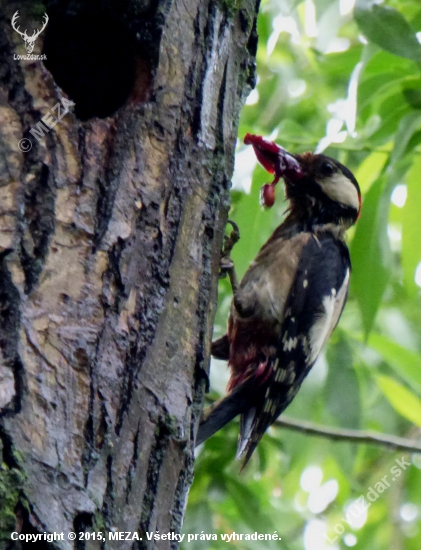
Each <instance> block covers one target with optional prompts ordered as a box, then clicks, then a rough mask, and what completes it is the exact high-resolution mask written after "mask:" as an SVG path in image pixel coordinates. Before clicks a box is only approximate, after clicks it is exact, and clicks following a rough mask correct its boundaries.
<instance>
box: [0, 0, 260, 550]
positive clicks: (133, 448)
mask: <svg viewBox="0 0 421 550" xmlns="http://www.w3.org/2000/svg"><path fill="white" fill-rule="evenodd" d="M258 3H259V2H258V0H243V1H242V2H238V1H237V0H219V1H203V0H160V1H159V2H154V1H150V0H132V1H127V2H120V3H119V2H111V1H105V0H101V1H100V0H98V1H97V2H96V3H95V8H93V7H92V3H87V2H86V3H85V2H78V1H72V2H70V1H62V0H55V1H50V2H46V3H44V4H42V3H33V4H32V3H29V2H28V3H26V4H23V3H22V2H20V3H15V2H9V3H8V5H7V7H4V6H3V7H2V8H0V10H1V13H0V16H1V21H0V23H1V28H0V55H1V57H2V59H1V66H0V77H1V84H0V86H1V89H0V154H1V155H0V159H1V160H0V163H1V168H0V170H1V172H0V251H3V252H2V253H1V258H0V271H1V276H0V349H1V354H0V416H1V419H0V464H1V466H0V548H8V549H18V548H26V547H28V548H38V549H47V548H52V546H51V545H49V544H48V543H47V542H45V541H41V542H39V543H38V546H32V545H31V546H29V545H25V544H24V543H21V542H19V541H12V540H11V532H17V533H19V534H28V533H33V534H36V533H44V531H45V532H47V533H51V532H56V533H59V534H60V533H64V540H61V541H56V542H55V543H54V544H55V546H54V547H55V548H60V549H61V548H62V549H70V548H76V549H78V550H80V549H83V548H89V549H91V548H153V547H157V548H176V547H177V546H178V544H177V542H176V541H172V542H171V541H161V542H159V543H157V542H153V541H148V540H147V536H146V533H147V532H149V533H150V532H152V531H155V530H159V532H160V533H161V534H162V533H168V532H173V533H178V532H179V531H180V527H181V523H182V519H183V511H184V506H185V502H186V497H187V493H188V489H189V486H190V484H191V481H192V474H193V459H194V456H193V440H194V433H195V426H196V424H197V420H198V417H199V415H200V412H201V407H202V399H203V394H204V391H205V388H206V381H207V370H208V358H209V347H210V339H211V332H212V323H213V318H214V312H215V303H216V285H217V272H218V259H219V252H220V248H221V243H222V236H223V233H224V227H225V223H226V219H227V211H228V207H229V187H230V177H231V173H232V169H233V153H234V145H235V139H236V132H237V121H238V116H239V111H240V108H241V106H242V103H243V100H244V97H245V95H246V94H247V92H248V91H249V90H250V87H251V86H252V85H253V80H254V55H255V49H256V41H257V37H256V16H257V10H258ZM239 4H241V6H239ZM17 10H19V14H18V15H19V20H18V21H17V23H16V25H15V27H19V29H18V30H20V31H23V30H24V29H28V32H27V34H28V35H31V34H32V30H33V29H40V28H41V26H42V21H43V15H44V12H47V14H48V16H49V21H48V24H47V26H46V28H45V30H44V31H43V32H42V34H40V36H39V37H38V38H37V40H36V42H35V48H34V52H33V53H34V54H41V49H42V48H43V50H42V53H43V54H45V55H46V57H47V59H46V60H45V61H43V62H41V61H39V60H35V61H34V60H22V59H21V60H18V59H16V58H15V57H14V55H15V54H18V55H26V54H27V52H26V50H25V44H24V42H23V39H22V35H21V34H19V33H18V32H16V30H14V29H13V28H12V25H11V19H12V17H13V15H14V13H15V12H16V11H17ZM43 63H44V64H43ZM66 98H69V100H72V101H73V102H75V106H74V107H73V108H72V109H70V111H69V110H68V101H67V100H66ZM42 119H43V122H41V121H42ZM42 136H43V137H42ZM22 139H24V141H23V142H22V141H20V140H22ZM28 140H29V141H28ZM23 151H26V152H23ZM89 530H90V531H102V533H103V537H104V541H101V540H100V541H98V540H96V541H93V540H90V541H88V542H86V541H83V540H80V541H76V542H71V541H69V540H68V533H69V532H70V531H75V532H84V531H89ZM111 530H116V531H130V532H137V533H138V534H139V536H140V537H142V539H143V540H142V541H139V542H138V543H137V542H135V543H133V542H130V541H120V542H110V541H109V540H108V531H111ZM14 537H15V538H16V535H14ZM78 538H79V537H78ZM31 544H33V543H31Z"/></svg>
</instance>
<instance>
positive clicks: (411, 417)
mask: <svg viewBox="0 0 421 550" xmlns="http://www.w3.org/2000/svg"><path fill="white" fill-rule="evenodd" d="M353 4H354V3H353V2H352V0H305V1H302V0H267V1H264V2H263V3H262V6H261V13H260V17H259V22H258V31H259V49H258V54H257V67H258V82H257V87H256V90H254V91H253V92H252V93H251V95H250V97H249V100H248V102H247V105H246V106H245V108H244V110H243V113H242V118H241V122H240V130H239V144H238V150H237V159H236V171H235V174H234V178H233V184H234V185H233V192H232V212H231V214H230V216H231V218H232V219H233V220H235V221H236V222H237V223H238V225H239V227H240V229H241V240H240V242H239V243H238V244H237V245H236V247H235V249H234V252H233V258H234V261H235V264H236V267H237V270H238V273H239V275H240V276H241V275H242V274H243V273H244V271H245V270H246V268H247V266H248V264H249V262H250V261H251V260H252V259H253V257H254V256H255V254H256V253H257V251H258V249H259V247H260V246H261V245H262V244H263V242H264V241H265V240H266V239H267V238H268V237H269V235H270V234H271V232H272V231H273V230H274V228H275V227H276V226H277V225H278V224H279V223H280V222H281V221H282V217H283V214H284V210H285V203H284V202H283V200H282V191H281V185H279V186H278V197H277V201H276V204H275V206H274V207H273V208H272V209H271V210H266V211H263V210H261V209H260V208H259V206H258V196H259V190H260V187H261V186H262V184H263V183H265V182H267V181H270V179H271V178H270V176H269V175H268V174H267V173H266V172H264V170H263V169H262V168H261V167H260V166H256V163H255V159H254V155H253V153H252V151H251V149H248V148H246V147H245V146H244V145H243V144H242V140H243V138H244V135H245V134H246V133H247V132H251V133H254V134H262V135H264V136H266V137H270V138H271V139H274V140H276V141H277V142H278V143H279V144H281V145H283V146H285V147H286V148H287V149H289V150H290V151H292V152H295V153H300V152H303V151H305V150H315V149H317V150H319V151H321V150H324V152H325V153H326V154H327V155H330V156H332V157H335V158H337V159H338V160H340V161H341V162H343V163H344V164H345V165H346V166H348V167H349V168H350V169H351V170H352V171H353V172H354V174H355V175H356V177H357V179H358V181H359V183H360V186H361V189H362V191H363V197H364V202H363V210H362V215H361V218H360V220H359V222H358V223H357V226H356V228H353V229H352V230H350V231H349V232H348V233H349V239H348V242H349V245H350V250H351V256H352V263H353V274H352V284H351V292H350V296H349V300H348V303H347V306H346V308H345V311H344V314H343V316H342V319H341V321H340V324H339V326H338V328H337V329H336V331H335V332H334V334H333V336H332V338H331V340H330V342H329V345H328V346H327V349H326V351H325V353H324V354H323V356H322V357H321V358H320V359H319V361H318V362H317V364H316V366H315V367H314V368H313V370H312V372H311V373H310V375H309V377H308V378H307V380H306V381H305V383H304V385H303V387H302V389H301V391H300V392H299V394H298V396H297V397H296V399H295V400H294V402H293V403H292V405H291V406H290V407H289V408H288V410H287V414H288V416H291V417H294V418H296V419H305V420H309V421H314V422H317V423H319V424H324V425H329V426H337V427H344V428H345V427H346V428H354V429H361V430H377V431H379V432H384V433H390V434H395V435H400V436H403V437H408V438H414V439H418V440H420V429H419V428H420V427H421V308H420V305H421V300H420V285H421V223H420V222H421V72H420V69H421V44H420V40H421V3H420V2H419V0H385V1H384V2H379V1H377V2H372V1H370V0H357V2H356V4H355V6H354V5H353ZM417 33H418V34H417ZM250 183H251V187H250ZM219 298H220V307H219V310H218V314H217V318H216V325H215V336H220V335H221V334H223V332H224V330H225V324H226V319H227V315H228V309H229V304H230V300H231V293H230V289H229V285H228V283H227V281H226V280H222V281H221V284H220V296H219ZM226 370H227V369H226V365H225V364H221V363H218V362H216V361H215V362H213V364H212V374H211V383H212V393H211V395H210V397H211V398H216V397H218V396H219V394H220V393H223V392H224V385H225V382H226V380H227V372H226ZM237 433H238V424H237V423H236V422H232V423H231V425H229V426H227V427H226V428H225V429H224V430H222V431H221V433H218V434H216V435H215V436H213V437H212V438H211V439H210V440H209V441H207V442H206V444H205V445H204V446H203V447H202V448H201V449H199V450H198V456H197V461H196V470H195V481H194V484H193V486H192V489H191V492H190V498H189V503H188V510H187V514H186V520H185V525H184V532H185V533H186V534H188V533H190V534H192V533H193V534H194V533H196V534H200V533H202V532H204V533H216V534H218V535H220V534H223V533H233V532H236V533H242V534H246V533H254V532H258V533H272V534H273V533H274V532H275V531H276V532H277V533H278V535H279V536H281V537H282V540H281V541H270V542H268V541H264V542H262V541H244V540H243V541H235V542H234V541H233V542H231V545H232V546H233V547H235V548H238V549H244V550H245V549H253V550H255V549H263V548H268V549H271V548H273V549H278V548H279V549H288V550H302V549H305V550H323V549H325V550H327V549H329V550H338V549H345V548H350V547H353V548H356V549H361V550H363V549H364V550H385V549H390V550H403V549H404V550H419V549H420V548H421V455H412V456H411V455H410V454H406V455H405V454H404V453H402V452H392V451H389V450H385V449H383V448H380V447H374V446H369V445H362V444H354V443H350V442H342V443H339V442H333V441H330V440H328V439H324V438H321V437H312V436H309V435H305V434H300V433H296V432H292V431H288V430H286V429H281V428H271V429H270V430H269V431H268V433H267V434H266V435H265V437H264V438H263V440H262V441H261V443H260V444H259V447H258V450H257V452H256V453H255V456H254V457H253V458H252V460H251V463H250V465H249V466H248V467H247V468H246V470H245V471H244V472H243V473H241V474H240V472H239V469H240V465H239V463H237V462H236V461H235V460H234V457H235V449H236V441H237ZM403 457H404V458H405V461H406V462H407V463H410V464H411V465H410V466H408V465H406V463H405V462H404V463H402V459H403ZM396 460H398V461H401V462H398V463H397V462H395V461H396ZM382 479H383V482H382ZM382 485H383V488H382ZM382 489H383V490H382ZM375 494H377V498H376V497H375ZM361 495H363V496H364V497H366V495H369V496H370V497H371V499H372V502H370V501H369V500H366V502H367V504H369V505H370V506H369V508H368V509H367V510H365V509H364V508H365V507H364V505H363V502H362V499H361V498H360V500H358V499H359V497H361ZM373 495H374V496H373ZM358 503H360V506H359V507H358ZM347 512H348V513H347ZM186 539H187V537H186ZM226 546H227V542H223V541H221V540H220V539H219V540H218V541H212V542H210V541H200V540H196V541H191V542H189V543H188V542H187V540H185V542H184V543H183V545H182V547H183V548H185V549H187V548H189V549H191V550H195V549H196V548H197V549H204V548H206V549H218V548H225V547H226Z"/></svg>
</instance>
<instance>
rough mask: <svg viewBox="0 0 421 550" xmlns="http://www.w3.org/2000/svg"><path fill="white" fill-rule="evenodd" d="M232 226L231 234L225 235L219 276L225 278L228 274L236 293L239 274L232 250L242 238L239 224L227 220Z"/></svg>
mask: <svg viewBox="0 0 421 550" xmlns="http://www.w3.org/2000/svg"><path fill="white" fill-rule="evenodd" d="M227 222H228V223H229V224H231V226H232V231H231V233H230V234H229V235H225V236H224V246H223V247H222V254H221V259H220V261H219V278H220V279H223V278H224V277H226V276H227V275H228V277H229V279H230V283H231V288H232V292H233V294H235V292H236V290H237V288H238V280H237V275H236V273H235V266H234V262H233V261H232V258H231V250H232V249H233V248H234V245H235V244H236V243H237V242H238V241H239V240H240V230H239V229H238V225H237V224H236V223H235V222H233V221H232V220H227Z"/></svg>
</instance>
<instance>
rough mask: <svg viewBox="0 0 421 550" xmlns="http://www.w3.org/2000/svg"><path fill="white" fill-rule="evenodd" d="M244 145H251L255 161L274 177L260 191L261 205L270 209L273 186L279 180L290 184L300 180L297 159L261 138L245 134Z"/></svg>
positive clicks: (273, 200) (273, 194) (301, 174)
mask: <svg viewBox="0 0 421 550" xmlns="http://www.w3.org/2000/svg"><path fill="white" fill-rule="evenodd" d="M244 143H245V144H246V145H252V146H253V149H254V152H255V154H256V157H257V160H258V161H259V162H260V164H261V165H262V166H263V168H265V170H267V171H268V172H269V173H270V174H274V175H275V179H274V180H273V182H272V183H270V184H269V183H267V184H265V185H264V186H263V187H262V190H261V203H262V205H263V206H267V207H270V206H272V205H273V203H274V202H275V185H276V184H277V183H278V181H279V180H280V178H284V179H285V180H287V181H288V183H290V184H294V183H296V182H297V181H298V180H300V179H301V178H302V177H303V175H304V173H303V170H302V167H301V164H300V162H299V161H298V159H297V157H295V156H294V155H292V154H291V153H288V151H286V150H285V149H283V148H282V147H280V146H279V145H277V144H276V143H274V142H273V141H268V140H266V139H264V138H263V137H262V136H256V135H253V134H246V137H245V138H244Z"/></svg>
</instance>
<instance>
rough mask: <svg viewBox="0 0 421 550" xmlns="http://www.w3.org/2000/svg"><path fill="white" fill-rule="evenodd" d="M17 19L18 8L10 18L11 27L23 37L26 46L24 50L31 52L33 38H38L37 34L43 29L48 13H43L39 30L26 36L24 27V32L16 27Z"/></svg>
mask: <svg viewBox="0 0 421 550" xmlns="http://www.w3.org/2000/svg"><path fill="white" fill-rule="evenodd" d="M18 19H19V10H18V11H17V12H16V13H15V15H14V16H13V18H12V27H13V29H14V30H15V31H16V32H17V33H18V34H20V35H21V37H22V38H23V41H24V42H25V48H26V51H27V52H28V53H32V52H33V50H34V46H35V40H36V39H37V38H38V36H39V35H40V34H41V33H42V31H43V30H44V29H45V27H46V26H47V23H48V15H47V14H46V13H44V24H43V26H42V29H41V30H39V31H34V33H33V35H32V36H28V35H27V34H26V29H25V32H21V31H20V30H19V27H16V21H17V20H18Z"/></svg>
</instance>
